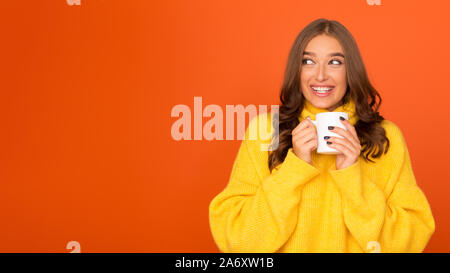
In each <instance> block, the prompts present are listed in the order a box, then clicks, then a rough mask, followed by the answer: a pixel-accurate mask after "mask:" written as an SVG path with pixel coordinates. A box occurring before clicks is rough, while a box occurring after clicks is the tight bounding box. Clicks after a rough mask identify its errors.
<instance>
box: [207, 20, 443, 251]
mask: <svg viewBox="0 0 450 273" xmlns="http://www.w3.org/2000/svg"><path fill="white" fill-rule="evenodd" d="M376 97H378V98H379V103H377V102H376ZM280 100H281V106H280V110H279V117H277V116H276V115H275V114H274V113H272V114H268V115H266V116H264V115H260V116H258V117H257V118H255V119H254V120H252V122H251V123H250V124H249V126H248V128H247V132H246V138H245V140H244V141H243V142H242V144H241V147H240V149H239V152H238V155H237V158H236V160H235V162H234V165H233V169H232V173H231V177H230V180H229V183H228V185H227V186H226V188H225V189H224V190H223V191H222V192H221V193H220V194H219V195H217V196H216V197H215V198H214V199H213V200H212V202H211V204H210V207H209V218H210V226H211V231H212V234H213V237H214V240H215V242H216V244H217V245H218V247H219V249H220V250H221V251H223V252H374V251H378V252H421V251H423V249H424V248H425V246H426V244H427V243H428V240H429V239H430V237H431V235H432V234H433V232H434V229H435V223H434V219H433V216H432V213H431V210H430V206H429V204H428V202H427V200H426V197H425V196H424V194H423V192H422V191H421V190H420V188H419V187H418V186H417V184H416V181H415V177H414V174H413V171H412V168H411V161H410V157H409V152H408V148H407V146H406V142H405V140H404V138H403V135H402V132H401V130H400V129H399V128H398V127H397V126H396V125H395V124H394V123H393V122H391V121H388V120H385V119H384V118H383V117H382V116H381V115H380V114H379V112H378V111H377V110H378V108H379V106H380V104H381V97H380V96H379V94H378V92H377V91H376V90H375V89H374V87H373V86H372V85H371V84H370V82H369V79H368V77H367V73H366V70H365V68H364V64H363V61H362V58H361V55H360V53H359V49H358V47H357V45H356V42H355V41H354V39H353V37H352V35H351V34H350V32H349V31H348V30H347V29H346V28H345V27H344V26H343V25H341V24H340V23H339V22H337V21H329V20H326V19H318V20H316V21H313V22H312V23H310V24H309V25H308V26H306V28H305V29H303V30H302V31H301V32H300V34H299V35H298V37H297V38H296V40H295V42H294V45H293V46H292V48H291V51H290V54H289V57H288V62H287V68H286V72H285V77H284V82H283V86H282V89H281V94H280ZM329 111H335V112H347V113H348V114H349V119H348V120H345V119H344V120H342V119H341V120H342V121H341V122H342V124H343V125H344V126H345V128H346V130H343V129H342V128H339V127H336V128H329V129H330V131H331V132H334V133H336V134H338V135H340V136H341V137H342V138H338V137H329V138H328V139H327V141H328V142H327V144H328V145H330V147H332V148H334V149H336V150H338V151H339V152H340V153H339V154H337V155H327V154H318V153H316V151H315V150H316V148H317V144H318V143H317V142H318V140H317V134H316V130H315V127H314V125H313V123H312V122H311V121H310V119H309V118H311V119H315V115H316V114H317V113H321V112H329ZM308 117H309V118H308ZM277 119H279V135H278V137H275V136H274V137H273V139H272V140H275V139H276V140H277V141H278V145H277V147H276V149H273V150H272V151H269V152H267V151H263V150H262V149H261V144H270V143H265V141H263V140H261V138H259V139H256V140H252V139H249V138H248V136H249V134H252V133H254V132H255V131H257V130H258V129H257V128H258V124H262V122H269V126H271V128H272V130H273V129H274V128H273V127H275V126H273V124H274V122H276V120H277ZM269 142H270V141H269ZM273 143H274V142H272V144H273Z"/></svg>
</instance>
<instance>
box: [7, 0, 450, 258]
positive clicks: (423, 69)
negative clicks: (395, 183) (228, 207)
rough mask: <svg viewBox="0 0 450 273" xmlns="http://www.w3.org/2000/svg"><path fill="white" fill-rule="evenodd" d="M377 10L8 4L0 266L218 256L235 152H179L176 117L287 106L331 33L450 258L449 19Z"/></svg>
mask: <svg viewBox="0 0 450 273" xmlns="http://www.w3.org/2000/svg"><path fill="white" fill-rule="evenodd" d="M269 2H270V3H269ZM344 2H345V4H344ZM381 2H382V5H381V6H369V5H368V4H367V3H366V1H365V0H352V1H335V0H321V1H312V0H311V1H299V0H292V1H259V0H252V1H241V0H228V1H222V0H220V1H210V0H202V1H200V0H192V1H181V0H180V1H148V0H130V1H125V0H122V1H119V0H81V6H69V5H67V4H66V0H52V1H13V0H8V1H2V7H1V9H0V28H1V31H0V33H1V35H2V37H1V41H2V42H1V44H0V51H1V52H2V58H1V66H0V67H1V68H0V69H1V71H0V72H1V73H0V77H1V80H0V86H1V92H0V94H1V98H0V119H1V123H0V124H1V133H0V145H1V147H0V148H1V152H0V158H1V159H0V163H1V164H0V211H1V225H0V252H69V250H67V249H66V244H67V243H68V242H69V241H72V240H74V241H78V242H79V243H80V244H81V251H82V252H216V251H218V249H217V247H216V246H215V244H214V241H213V239H212V236H211V233H210V229H209V223H208V206H209V202H210V201H211V199H212V198H213V197H214V196H215V195H216V194H218V193H219V192H220V191H221V190H222V189H223V188H224V187H225V185H226V184H227V182H228V177H229V174H230V171H231V166H232V163H233V160H234V158H235V156H236V153H237V149H238V147H239V141H238V140H235V141H206V140H201V141H178V142H177V141H174V140H173V139H172V137H171V134H170V129H171V125H172V124H173V122H174V121H175V120H176V118H171V116H170V112H171V109H172V107H173V106H175V105H177V104H186V105H189V106H190V107H193V98H194V96H202V97H203V105H204V106H205V105H208V104H218V105H220V106H221V107H222V109H225V105H227V104H234V105H235V104H243V105H248V104H255V105H260V104H268V105H270V104H274V103H277V102H278V92H279V88H280V84H281V81H282V77H283V71H284V67H285V62H286V58H287V53H288V50H289V48H290V46H291V45H292V42H293V41H294V39H295V37H296V36H297V34H298V32H299V31H300V30H301V29H302V28H303V27H304V26H306V24H308V23H309V22H311V21H312V20H314V19H316V18H319V17H325V18H328V19H336V20H338V21H340V22H342V23H343V24H344V25H345V26H346V27H347V28H348V29H349V30H350V31H351V32H352V33H353V35H354V36H355V38H356V40H357V42H358V44H359V47H360V50H361V53H362V55H363V58H364V61H365V64H366V67H367V70H368V73H369V76H370V79H371V81H372V82H373V84H374V86H375V87H376V88H377V89H378V91H379V92H380V94H381V95H382V98H383V104H382V107H381V113H382V115H383V116H384V117H385V118H387V119H389V120H392V121H393V122H395V123H396V124H397V125H398V126H399V127H400V128H401V129H402V131H403V133H404V135H405V138H406V141H407V144H408V147H409V151H410V154H411V158H412V164H413V168H414V172H415V176H416V180H417V183H418V184H419V186H420V187H421V188H422V189H423V191H424V192H425V194H426V196H427V198H428V200H429V202H430V205H431V207H432V211H433V214H434V216H435V219H436V232H435V234H434V236H433V237H432V239H431V241H430V243H429V245H428V247H427V249H426V251H427V252H449V251H450V235H449V234H450V233H449V230H450V218H449V217H448V211H449V208H450V202H449V201H448V200H449V196H448V195H449V194H450V183H449V179H448V178H447V177H448V175H447V171H448V169H449V166H448V164H449V160H447V157H448V155H449V154H450V148H449V147H450V145H449V144H448V143H446V142H448V135H447V134H448V133H449V132H450V129H449V128H448V127H447V126H448V124H449V122H448V121H449V118H450V107H449V106H448V100H449V99H450V90H449V88H448V82H447V79H448V73H449V65H450V51H449V50H448V49H449V48H450V38H449V35H448V33H444V31H448V28H449V27H450V23H449V22H448V20H447V19H448V11H450V4H449V1H444V0H442V1H437V0H429V1H393V0H381ZM419 109H420V110H419Z"/></svg>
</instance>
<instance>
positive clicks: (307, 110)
mask: <svg viewBox="0 0 450 273" xmlns="http://www.w3.org/2000/svg"><path fill="white" fill-rule="evenodd" d="M324 112H329V111H328V110H327V109H323V108H317V107H315V106H314V105H312V104H311V103H310V102H309V101H308V100H306V99H305V104H304V107H303V111H302V113H301V115H300V117H299V121H300V122H301V121H302V120H304V119H305V118H306V117H307V116H309V117H310V118H311V119H312V120H316V114H318V113H324ZM333 112H346V113H348V118H349V121H350V123H351V124H352V125H353V126H354V125H355V124H356V122H357V121H358V115H357V114H356V108H355V102H354V101H353V99H350V101H349V102H347V103H346V104H343V105H341V106H339V107H338V108H336V109H334V110H333Z"/></svg>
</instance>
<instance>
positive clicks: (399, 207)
mask: <svg viewBox="0 0 450 273" xmlns="http://www.w3.org/2000/svg"><path fill="white" fill-rule="evenodd" d="M388 127H389V128H390V129H389V130H387V135H388V138H389V139H390V141H391V146H390V149H391V150H392V151H390V152H388V153H387V154H386V155H387V156H388V157H390V158H389V160H388V161H387V162H389V163H390V164H389V165H390V166H391V167H390V168H386V169H383V170H381V172H389V173H386V175H384V176H385V177H388V181H387V183H386V187H385V188H384V189H381V187H380V186H379V183H376V181H373V178H372V177H371V176H367V175H365V176H363V175H362V170H361V167H362V166H361V160H363V159H361V157H360V158H359V159H358V160H357V162H356V163H355V164H353V165H351V166H348V167H347V168H344V169H341V170H332V171H330V173H331V177H332V180H333V181H334V182H335V185H336V186H337V187H338V189H339V191H340V192H341V196H342V198H343V215H344V222H345V224H346V226H347V228H348V230H349V232H350V234H351V236H353V238H354V239H355V240H356V241H357V242H358V244H359V245H360V247H361V248H362V249H363V251H369V250H370V249H369V248H370V247H369V245H370V244H368V243H369V242H371V241H375V242H377V243H378V244H379V246H380V251H381V252H422V251H423V249H424V248H425V246H426V244H427V243H428V240H429V239H430V237H431V235H432V234H433V233H434V229H435V223H434V219H433V216H432V213H431V209H430V206H429V204H428V202H427V199H426V197H425V195H424V193H423V192H422V191H421V189H420V188H419V187H418V186H417V184H416V180H415V176H414V173H413V170H412V166H411V161H410V156H409V152H408V148H407V146H406V142H405V140H404V138H403V135H402V133H401V131H400V129H399V128H398V127H397V126H396V125H394V124H393V123H390V126H388ZM372 164H373V163H372Z"/></svg>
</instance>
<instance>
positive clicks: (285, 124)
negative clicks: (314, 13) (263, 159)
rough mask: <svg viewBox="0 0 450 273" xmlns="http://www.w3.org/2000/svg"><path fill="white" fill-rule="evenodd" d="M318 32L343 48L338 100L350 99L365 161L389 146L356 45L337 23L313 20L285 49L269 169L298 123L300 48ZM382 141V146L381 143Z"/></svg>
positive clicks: (279, 160)
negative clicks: (343, 78) (274, 145)
mask: <svg viewBox="0 0 450 273" xmlns="http://www.w3.org/2000/svg"><path fill="white" fill-rule="evenodd" d="M320 34H326V35H329V36H331V37H334V38H336V39H337V40H338V41H339V42H340V44H341V46H342V48H343V49H344V55H345V59H346V62H345V65H346V71H347V90H346V93H345V95H344V97H343V99H342V103H347V102H348V101H349V100H350V99H353V100H354V102H355V107H356V114H357V116H358V118H359V119H358V121H357V123H356V124H355V125H354V127H355V129H356V133H357V134H358V137H359V140H360V144H361V147H362V150H361V155H362V157H363V158H364V159H365V160H366V161H370V162H374V161H372V160H371V159H370V158H369V156H371V157H372V158H377V157H380V156H381V155H382V154H383V151H384V153H386V152H387V151H388V149H389V139H388V138H387V137H386V132H385V130H384V128H383V127H382V126H381V124H380V123H381V121H383V120H384V118H383V117H382V116H381V115H380V114H379V112H378V108H379V107H380V105H381V97H380V95H379V94H378V92H377V90H375V88H374V87H373V86H372V84H371V83H370V81H369V78H368V76H367V73H366V69H365V67H364V63H363V61H362V58H361V54H360V52H359V49H358V46H357V44H356V42H355V40H354V38H353V36H352V35H351V33H350V32H349V31H348V30H347V29H346V28H345V27H344V26H343V25H342V24H341V23H339V22H337V21H334V20H327V19H323V18H321V19H317V20H315V21H313V22H311V23H310V24H309V25H307V26H306V27H305V28H304V29H303V30H302V31H301V32H300V33H299V34H298V36H297V38H296V39H295V41H294V44H293V45H292V48H291V50H290V52H289V57H288V60H287V65H286V70H285V75H284V80H283V85H282V88H281V93H280V101H281V105H280V108H279V121H278V122H279V134H278V136H277V137H278V147H277V149H275V150H273V151H270V152H269V161H268V163H269V170H270V171H272V170H273V169H274V168H275V167H276V166H278V165H279V164H281V163H282V162H283V161H284V159H285V157H286V155H287V152H288V150H289V148H291V147H292V136H291V132H292V130H293V129H294V128H295V127H296V126H297V125H298V124H299V123H300V121H299V119H298V118H299V116H300V114H301V112H302V110H303V106H304V100H305V98H304V97H303V94H302V92H301V85H300V69H301V60H302V57H303V51H304V50H305V48H306V45H307V44H308V42H309V41H311V39H313V38H314V37H316V36H317V35H320ZM377 98H378V100H379V102H377V101H376V100H377ZM385 143H386V147H384V144H385Z"/></svg>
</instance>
